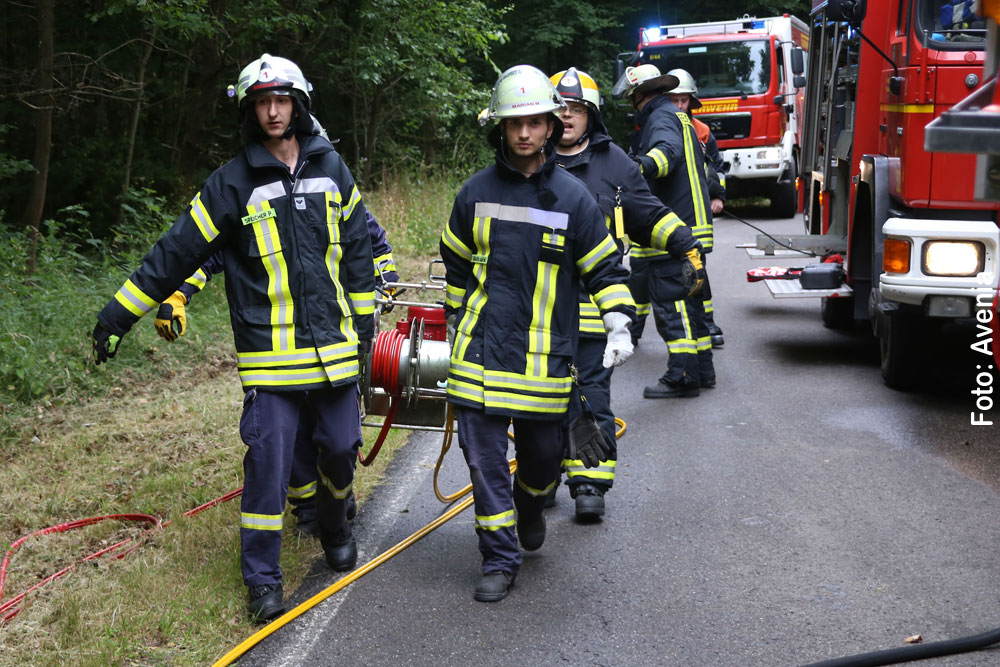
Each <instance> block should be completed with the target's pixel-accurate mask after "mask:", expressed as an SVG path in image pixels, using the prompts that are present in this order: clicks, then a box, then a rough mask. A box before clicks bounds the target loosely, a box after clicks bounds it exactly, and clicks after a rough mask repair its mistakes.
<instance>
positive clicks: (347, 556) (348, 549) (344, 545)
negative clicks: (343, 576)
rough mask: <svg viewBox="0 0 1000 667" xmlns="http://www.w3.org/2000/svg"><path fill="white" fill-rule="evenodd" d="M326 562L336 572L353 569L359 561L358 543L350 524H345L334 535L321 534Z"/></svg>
mask: <svg viewBox="0 0 1000 667" xmlns="http://www.w3.org/2000/svg"><path fill="white" fill-rule="evenodd" d="M320 541H321V542H322V543H323V553H324V554H326V564H327V565H329V566H330V569H331V570H334V571H335V572H347V571H348V570H353V569H354V566H355V565H356V564H357V562H358V543H357V541H355V539H354V535H352V534H351V526H350V524H345V525H344V527H343V528H341V529H340V530H339V531H337V532H335V533H333V534H332V535H321V536H320Z"/></svg>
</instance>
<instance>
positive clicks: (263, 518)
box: [240, 512, 282, 530]
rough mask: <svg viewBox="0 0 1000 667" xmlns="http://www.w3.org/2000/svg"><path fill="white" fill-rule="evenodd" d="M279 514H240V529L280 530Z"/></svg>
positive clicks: (280, 516)
mask: <svg viewBox="0 0 1000 667" xmlns="http://www.w3.org/2000/svg"><path fill="white" fill-rule="evenodd" d="M281 523H282V515H281V514H251V513H250V512H241V513H240V527H241V528H247V529H250V530H281Z"/></svg>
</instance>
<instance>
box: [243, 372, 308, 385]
mask: <svg viewBox="0 0 1000 667" xmlns="http://www.w3.org/2000/svg"><path fill="white" fill-rule="evenodd" d="M240 378H241V379H242V380H244V381H248V382H281V383H283V384H290V383H291V382H292V381H297V382H301V381H302V380H325V379H326V371H324V370H323V369H322V368H319V369H311V368H310V369H306V370H304V371H284V372H278V371H268V370H261V371H257V370H241V371H240Z"/></svg>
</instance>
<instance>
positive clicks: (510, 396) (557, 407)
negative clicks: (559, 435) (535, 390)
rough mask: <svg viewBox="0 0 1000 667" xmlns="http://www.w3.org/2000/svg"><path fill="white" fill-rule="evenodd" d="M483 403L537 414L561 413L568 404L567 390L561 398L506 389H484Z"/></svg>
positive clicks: (492, 406)
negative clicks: (529, 394) (519, 392)
mask: <svg viewBox="0 0 1000 667" xmlns="http://www.w3.org/2000/svg"><path fill="white" fill-rule="evenodd" d="M484 405H485V406H486V407H487V408H497V409H503V410H512V411H516V412H534V413H539V414H553V415H557V414H563V413H565V412H566V409H567V407H568V406H569V390H567V391H566V395H565V396H563V397H562V398H546V397H539V396H525V395H524V394H514V393H511V392H507V391H491V390H486V392H485V402H484Z"/></svg>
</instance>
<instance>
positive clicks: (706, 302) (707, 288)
mask: <svg viewBox="0 0 1000 667" xmlns="http://www.w3.org/2000/svg"><path fill="white" fill-rule="evenodd" d="M701 261H702V263H703V264H704V266H705V282H704V283H702V285H701V292H700V294H699V296H701V302H702V305H703V306H704V307H705V326H707V327H708V332H709V334H711V333H712V332H713V330H714V329H715V328H716V326H715V305H714V304H713V303H712V285H711V283H709V282H708V255H707V254H706V255H702V256H701Z"/></svg>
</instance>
